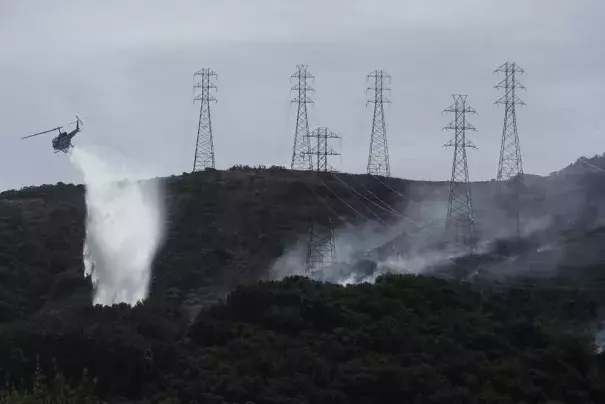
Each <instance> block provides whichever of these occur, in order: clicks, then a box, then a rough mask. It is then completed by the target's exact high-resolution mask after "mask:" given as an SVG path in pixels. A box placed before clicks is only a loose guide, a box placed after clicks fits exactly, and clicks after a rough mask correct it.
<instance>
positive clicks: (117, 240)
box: [70, 147, 164, 305]
mask: <svg viewBox="0 0 605 404" xmlns="http://www.w3.org/2000/svg"><path fill="white" fill-rule="evenodd" d="M70 160H71V162H72V163H73V164H74V165H75V166H76V167H77V168H78V169H79V171H80V172H81V174H82V175H83V177H84V183H85V185H86V240H85V242H84V251H83V255H84V271H85V276H90V277H91V279H92V283H93V287H94V297H93V304H100V305H113V304H118V303H127V304H129V305H134V304H136V303H137V302H139V301H143V300H144V299H145V298H146V297H147V294H148V289H149V282H150V279H151V265H152V262H153V258H154V256H155V254H156V252H157V250H158V248H159V247H160V245H161V243H162V237H163V233H164V229H163V223H164V206H163V198H162V194H163V192H162V188H161V183H160V181H159V180H157V179H144V178H145V175H144V173H142V172H140V170H139V172H137V171H136V170H134V169H133V167H132V164H130V165H129V164H126V162H125V160H124V159H123V158H122V157H120V156H119V155H117V154H116V153H113V152H110V151H109V150H101V149H98V148H88V147H87V148H86V149H83V148H81V147H74V148H73V149H72V151H71V152H70Z"/></svg>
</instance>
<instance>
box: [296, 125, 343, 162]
mask: <svg viewBox="0 0 605 404" xmlns="http://www.w3.org/2000/svg"><path fill="white" fill-rule="evenodd" d="M310 138H316V139H317V144H316V145H315V146H314V147H313V148H312V149H310V150H309V151H308V152H303V153H302V154H306V155H307V156H309V160H310V161H312V158H311V156H315V162H316V167H317V172H322V171H323V172H327V171H332V168H331V166H330V165H329V164H328V156H339V155H340V153H337V152H336V151H334V149H332V148H331V147H330V146H329V145H328V139H340V136H338V135H337V134H336V133H334V132H332V131H331V130H330V129H328V128H326V127H323V126H321V127H319V128H316V129H314V130H313V132H311V133H310V134H309V135H308V136H307V139H308V140H309V143H310Z"/></svg>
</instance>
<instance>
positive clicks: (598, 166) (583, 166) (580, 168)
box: [550, 153, 605, 176]
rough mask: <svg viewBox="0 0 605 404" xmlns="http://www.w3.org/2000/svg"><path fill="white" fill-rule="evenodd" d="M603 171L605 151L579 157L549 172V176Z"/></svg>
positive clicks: (604, 167)
mask: <svg viewBox="0 0 605 404" xmlns="http://www.w3.org/2000/svg"><path fill="white" fill-rule="evenodd" d="M596 172H597V173H598V172H605V153H603V154H601V155H599V154H595V155H594V156H593V157H580V158H579V159H577V160H576V161H575V162H574V163H571V164H569V165H568V166H567V167H565V168H563V169H561V170H559V171H554V172H552V173H550V175H551V176H566V175H570V176H574V175H583V174H591V173H596Z"/></svg>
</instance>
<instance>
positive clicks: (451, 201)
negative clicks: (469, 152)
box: [443, 94, 477, 248]
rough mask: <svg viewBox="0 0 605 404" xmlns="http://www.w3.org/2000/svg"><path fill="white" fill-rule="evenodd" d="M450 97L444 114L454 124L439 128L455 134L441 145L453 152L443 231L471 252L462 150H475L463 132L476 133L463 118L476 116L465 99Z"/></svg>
mask: <svg viewBox="0 0 605 404" xmlns="http://www.w3.org/2000/svg"><path fill="white" fill-rule="evenodd" d="M452 97H453V99H454V103H453V104H452V105H450V106H449V107H448V108H447V109H446V110H445V112H452V113H454V114H455V115H454V120H453V121H452V122H451V123H450V124H449V125H448V126H446V127H444V128H443V129H444V130H453V131H454V132H455V135H454V139H453V140H451V141H449V142H448V143H446V144H445V145H444V146H446V147H453V148H454V160H453V163H452V177H451V180H450V189H449V197H448V209H447V218H446V222H445V228H446V232H447V233H448V237H451V238H453V239H454V241H455V242H456V243H460V244H464V245H467V246H469V247H471V248H472V247H473V246H474V243H475V219H474V217H473V204H472V197H471V187H470V184H469V176H468V163H467V159H466V149H467V148H474V149H476V148H477V147H476V146H475V145H474V144H473V143H472V142H471V141H470V140H467V139H466V131H467V130H472V131H476V130H477V129H475V127H474V126H473V125H471V123H470V122H468V121H467V120H466V114H476V113H477V112H476V111H475V110H474V109H473V108H471V107H470V106H468V105H467V104H466V97H467V96H466V95H461V94H453V95H452Z"/></svg>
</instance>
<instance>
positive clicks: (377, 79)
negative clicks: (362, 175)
mask: <svg viewBox="0 0 605 404" xmlns="http://www.w3.org/2000/svg"><path fill="white" fill-rule="evenodd" d="M370 79H371V80H372V86H371V87H368V89H367V90H368V91H370V92H372V97H371V98H370V99H369V100H368V101H367V102H368V103H372V104H374V117H373V119H372V136H371V139H370V154H369V156H368V174H371V175H381V176H384V177H389V176H390V175H391V166H390V164H389V147H388V144H387V130H386V124H385V120H384V104H389V103H390V102H391V101H389V100H388V99H387V98H385V97H384V92H385V91H390V88H388V87H385V84H386V85H388V84H390V83H391V76H390V75H389V74H388V73H386V72H384V71H383V70H374V71H373V72H372V73H370V74H368V76H367V78H366V81H367V80H370Z"/></svg>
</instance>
